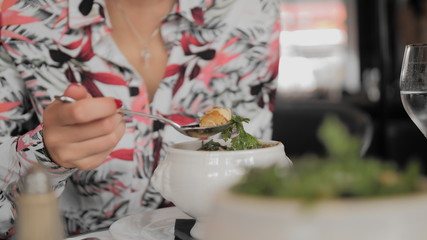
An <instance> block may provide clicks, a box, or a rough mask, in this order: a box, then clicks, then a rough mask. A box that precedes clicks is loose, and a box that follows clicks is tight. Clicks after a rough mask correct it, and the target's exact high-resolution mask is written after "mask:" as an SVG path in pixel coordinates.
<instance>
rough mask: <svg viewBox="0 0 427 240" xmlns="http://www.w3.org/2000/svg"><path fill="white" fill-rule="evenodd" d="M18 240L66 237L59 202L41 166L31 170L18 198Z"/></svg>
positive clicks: (51, 239) (48, 239) (50, 239)
mask: <svg viewBox="0 0 427 240" xmlns="http://www.w3.org/2000/svg"><path fill="white" fill-rule="evenodd" d="M16 227H17V232H16V234H17V239H18V240H63V239H64V231H63V225H62V220H61V217H60V213H59V208H58V202H57V198H56V196H55V194H54V193H53V191H52V190H51V188H50V184H49V177H48V175H47V174H46V173H45V171H44V170H43V169H41V168H40V167H37V166H35V167H33V168H32V169H30V170H29V172H28V173H27V175H26V176H25V178H24V180H23V191H22V192H21V195H20V196H19V198H18V218H17V223H16Z"/></svg>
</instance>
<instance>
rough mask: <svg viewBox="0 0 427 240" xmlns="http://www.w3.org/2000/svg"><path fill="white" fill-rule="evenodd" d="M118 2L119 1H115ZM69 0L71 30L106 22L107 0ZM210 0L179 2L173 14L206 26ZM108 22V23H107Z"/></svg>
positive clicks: (178, 0) (185, 0)
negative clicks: (207, 8) (205, 20)
mask: <svg viewBox="0 0 427 240" xmlns="http://www.w3.org/2000/svg"><path fill="white" fill-rule="evenodd" d="M114 1H117V0H114ZM89 2H91V1H85V0H69V1H68V15H69V19H68V26H69V27H70V28H71V29H77V28H80V27H84V26H88V25H91V24H95V23H99V22H105V20H106V19H105V18H106V13H104V12H103V11H104V9H105V0H95V1H93V4H90V3H89ZM209 2H211V1H209V0H191V1H189V0H177V4H175V7H174V10H173V13H175V14H178V15H181V16H182V17H184V18H186V19H187V20H189V21H190V22H194V23H196V24H198V25H204V12H205V10H206V7H207V4H210V3H209ZM107 22H108V21H107Z"/></svg>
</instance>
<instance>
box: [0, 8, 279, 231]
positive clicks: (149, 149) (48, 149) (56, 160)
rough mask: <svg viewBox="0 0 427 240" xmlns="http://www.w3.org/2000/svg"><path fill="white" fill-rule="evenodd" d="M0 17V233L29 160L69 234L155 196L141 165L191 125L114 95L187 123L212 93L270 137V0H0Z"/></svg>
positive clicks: (148, 204) (155, 203)
mask: <svg viewBox="0 0 427 240" xmlns="http://www.w3.org/2000/svg"><path fill="white" fill-rule="evenodd" d="M1 18H2V19H1V21H0V24H1V40H2V47H1V49H0V84H1V88H0V142H1V145H0V154H1V155H2V160H1V162H0V179H1V181H2V182H1V192H0V221H1V226H0V232H1V236H2V237H3V238H7V237H8V236H10V235H12V233H13V223H14V219H15V214H16V212H15V200H16V197H17V196H18V194H19V191H20V189H19V184H18V182H19V180H20V178H21V177H22V176H24V175H25V173H26V172H27V170H28V169H29V168H30V167H31V166H32V165H34V164H39V165H42V166H44V167H45V168H46V169H48V172H49V174H50V176H51V179H52V187H53V189H55V191H56V193H57V194H58V197H59V199H60V203H61V210H62V211H63V215H64V219H65V225H66V226H65V227H66V231H67V232H68V234H70V235H72V234H77V233H82V232H87V231H93V230H97V229H100V228H105V227H108V226H109V225H110V224H111V223H112V222H114V221H115V220H117V219H119V218H121V217H123V216H125V215H127V214H130V213H136V212H140V211H145V210H147V209H153V208H158V207H159V206H161V205H162V203H163V199H162V197H161V196H160V194H159V193H157V192H156V190H155V189H153V188H152V186H151V185H150V176H151V175H152V172H153V171H154V169H155V167H156V166H157V164H158V163H159V161H161V160H162V159H163V157H164V154H165V151H166V149H167V147H168V146H170V145H171V144H173V143H176V142H180V141H188V140H192V139H191V138H189V137H185V136H182V135H180V134H179V133H177V132H176V131H175V130H174V129H173V128H171V127H170V126H167V125H164V124H162V123H160V122H157V121H152V120H150V119H145V118H141V117H135V116H122V115H121V114H119V113H118V108H120V107H126V108H130V109H132V110H135V111H141V112H147V113H153V114H161V115H164V116H166V117H168V118H171V119H173V120H174V121H177V122H178V123H180V124H186V123H189V122H193V121H194V120H195V119H196V118H197V117H198V116H199V114H200V113H202V112H203V111H205V110H206V109H209V108H211V107H213V106H221V107H225V108H230V109H231V110H232V112H233V114H237V115H240V116H244V117H247V118H250V119H251V124H250V125H249V126H247V128H246V129H247V131H249V132H251V133H252V134H254V135H255V136H256V137H258V138H270V137H271V127H272V126H271V118H272V111H273V107H272V106H273V100H274V94H275V88H276V77H277V65H278V58H279V46H278V34H279V29H280V28H279V21H278V5H277V3H276V2H275V1H274V0H226V1H215V0H192V1H186V0H176V1H174V0H72V1H71V0H69V1H66V0H65V1H64V0H50V1H15V0H3V3H2V16H1ZM55 95H66V96H69V97H72V98H74V99H76V100H77V102H75V103H62V102H60V101H58V100H55V99H54V96H55Z"/></svg>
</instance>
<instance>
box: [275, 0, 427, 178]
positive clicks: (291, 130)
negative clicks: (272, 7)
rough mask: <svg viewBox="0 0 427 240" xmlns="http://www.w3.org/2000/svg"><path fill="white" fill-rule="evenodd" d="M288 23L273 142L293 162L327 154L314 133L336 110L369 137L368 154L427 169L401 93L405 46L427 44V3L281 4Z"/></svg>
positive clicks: (426, 145) (340, 0)
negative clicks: (281, 146) (279, 143)
mask: <svg viewBox="0 0 427 240" xmlns="http://www.w3.org/2000/svg"><path fill="white" fill-rule="evenodd" d="M281 20H282V32H281V37H280V43H281V60H280V67H279V83H278V84H279V85H278V92H277V100H276V112H275V116H274V128H275V130H274V135H273V138H274V139H276V140H280V141H282V142H283V143H284V145H285V149H286V153H287V154H288V155H289V156H290V157H291V159H292V158H295V157H299V156H302V155H304V154H309V153H316V154H324V148H323V146H322V144H321V143H319V142H318V141H317V140H316V136H315V134H316V133H315V129H316V128H317V126H318V125H319V122H320V121H321V119H322V117H323V116H324V115H325V114H326V113H330V112H334V113H336V114H337V115H339V116H341V118H342V119H343V121H345V122H346V123H347V124H348V125H349V127H350V129H352V130H351V131H354V132H355V133H358V134H359V133H360V134H361V135H363V136H364V141H365V146H366V149H364V150H363V153H362V154H363V155H365V156H374V157H378V158H380V159H383V160H384V161H392V162H395V163H396V164H398V165H399V166H405V164H406V163H407V162H408V161H409V160H412V159H414V160H419V161H420V162H421V163H422V165H423V169H424V172H427V171H426V170H427V167H426V166H425V164H423V161H427V139H426V138H425V137H424V136H423V135H422V133H421V132H420V131H419V130H418V128H417V127H416V126H415V124H414V123H413V122H412V121H411V120H410V118H409V117H408V115H407V114H406V112H405V111H404V109H403V106H402V104H401V100H400V94H399V75H400V69H401V62H402V58H403V51H404V46H405V44H409V43H422V42H427V0H281ZM360 116H364V117H362V118H364V120H363V121H362V124H361V121H359V120H358V119H359V118H360ZM366 119H367V120H366ZM366 122H368V123H369V124H370V126H371V127H369V128H366V127H365V125H366ZM361 125H362V126H361Z"/></svg>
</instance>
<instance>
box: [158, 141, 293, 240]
mask: <svg viewBox="0 0 427 240" xmlns="http://www.w3.org/2000/svg"><path fill="white" fill-rule="evenodd" d="M261 142H262V143H263V144H264V145H268V147H264V148H260V149H252V150H239V151H198V149H199V148H200V147H201V145H202V141H192V142H184V143H179V144H175V145H173V146H171V147H169V150H168V153H167V155H166V157H165V159H164V161H163V162H161V163H160V164H159V166H158V167H157V168H156V170H155V172H154V175H153V177H152V183H153V186H154V187H155V189H156V190H157V191H159V192H160V193H161V194H162V196H163V197H164V198H165V199H167V200H169V201H171V202H173V203H174V204H175V205H176V206H177V207H178V208H179V209H181V210H182V211H184V212H185V213H187V214H188V215H190V216H192V217H194V218H195V219H196V224H195V225H194V227H193V228H192V230H191V235H192V236H193V237H194V238H199V239H200V238H203V222H204V219H206V217H208V216H209V214H210V211H211V209H212V205H213V201H214V198H215V195H216V194H217V193H218V192H219V191H220V190H225V189H228V188H229V187H231V186H232V185H234V184H236V183H237V182H238V181H239V180H240V178H241V177H242V176H243V175H244V174H245V172H246V169H247V168H251V167H257V168H262V167H268V166H271V165H273V164H279V165H280V166H283V167H289V166H291V165H292V163H291V161H290V160H289V158H288V157H287V156H286V154H285V150H284V146H283V144H282V143H280V142H277V141H261Z"/></svg>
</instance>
